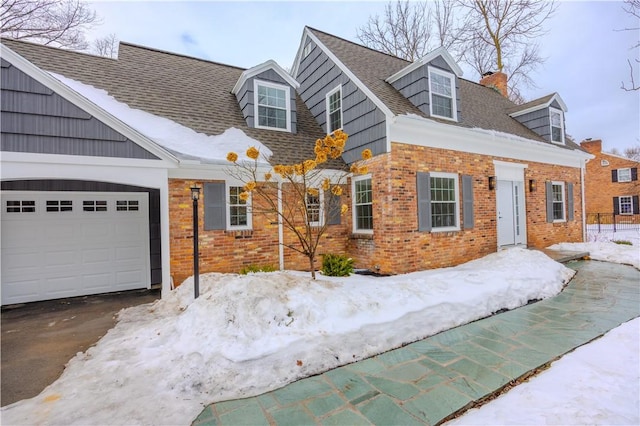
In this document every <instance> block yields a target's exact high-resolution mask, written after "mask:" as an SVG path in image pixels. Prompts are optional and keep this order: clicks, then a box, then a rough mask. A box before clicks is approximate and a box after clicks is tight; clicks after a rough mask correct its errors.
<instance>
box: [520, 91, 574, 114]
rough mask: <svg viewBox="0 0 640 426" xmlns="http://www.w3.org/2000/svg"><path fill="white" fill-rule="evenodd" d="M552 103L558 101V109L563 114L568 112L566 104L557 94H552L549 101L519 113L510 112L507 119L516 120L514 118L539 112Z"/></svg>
mask: <svg viewBox="0 0 640 426" xmlns="http://www.w3.org/2000/svg"><path fill="white" fill-rule="evenodd" d="M553 101H558V104H560V108H561V109H562V111H563V112H565V113H566V112H568V111H569V109H568V108H567V104H565V103H564V101H563V100H562V98H561V97H560V95H559V94H557V93H554V95H553V96H552V97H551V99H549V100H548V101H547V102H545V103H542V104H540V105H535V106H532V107H529V108H526V109H523V110H521V111H516V112H512V113H511V114H509V117H512V118H516V117H519V116H521V115H524V114H528V113H530V112H534V111H539V110H541V109H545V108H549V107H550V106H551V104H552V103H553Z"/></svg>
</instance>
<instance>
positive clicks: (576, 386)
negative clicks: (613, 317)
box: [445, 318, 640, 426]
mask: <svg viewBox="0 0 640 426" xmlns="http://www.w3.org/2000/svg"><path fill="white" fill-rule="evenodd" d="M639 354H640V318H636V319H634V320H631V321H629V322H627V323H624V324H622V325H621V326H619V327H617V328H614V329H613V330H611V331H610V332H608V333H607V334H605V335H604V336H603V337H601V338H599V339H597V340H595V341H593V342H591V343H589V344H588V345H585V346H582V347H579V348H578V349H576V350H575V351H574V352H571V353H569V354H567V355H565V356H564V357H562V358H561V359H559V360H558V361H556V362H554V363H553V364H552V365H551V367H550V369H548V370H546V371H544V372H542V373H540V374H539V375H537V376H535V377H533V378H532V379H531V380H530V381H529V382H526V383H523V384H521V385H519V386H517V387H515V388H513V389H511V390H510V391H509V392H508V393H506V394H504V395H501V396H500V397H498V398H497V399H495V400H493V401H491V402H489V403H488V404H487V405H484V406H482V407H480V408H474V409H472V410H469V411H467V412H466V413H465V414H463V415H462V416H461V417H458V418H457V419H454V420H452V421H450V422H447V423H445V424H446V425H448V426H449V425H488V424H500V425H586V424H589V425H614V424H618V425H637V424H640V356H639Z"/></svg>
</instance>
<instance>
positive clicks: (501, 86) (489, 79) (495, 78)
mask: <svg viewBox="0 0 640 426" xmlns="http://www.w3.org/2000/svg"><path fill="white" fill-rule="evenodd" d="M480 84H482V85H483V86H485V87H491V88H492V89H496V90H497V91H498V92H499V93H500V94H501V95H502V96H504V97H505V98H506V97H507V75H506V74H505V73H503V72H500V71H498V72H491V71H489V72H485V73H484V74H482V78H481V79H480Z"/></svg>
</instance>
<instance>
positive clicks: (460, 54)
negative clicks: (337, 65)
mask: <svg viewBox="0 0 640 426" xmlns="http://www.w3.org/2000/svg"><path fill="white" fill-rule="evenodd" d="M634 1H640V0H634ZM555 10H556V4H555V3H554V2H553V1H541V0H472V1H469V0H433V1H426V2H424V3H411V2H409V1H406V0H405V1H402V0H397V2H396V3H389V4H388V5H387V6H386V7H385V15H384V17H382V18H381V17H379V16H375V17H371V18H369V22H368V23H367V25H365V26H364V27H362V28H360V29H359V30H358V38H359V39H360V41H361V42H362V43H364V44H365V45H366V46H369V47H371V48H374V49H377V50H381V51H383V52H385V53H389V54H392V55H396V56H399V57H401V58H403V59H406V60H409V61H415V60H416V59H418V58H420V57H422V56H424V55H425V54H426V53H428V52H429V51H431V50H433V49H434V48H436V47H439V46H444V47H445V48H447V50H449V51H450V53H451V54H452V55H454V57H456V58H457V59H458V60H459V61H464V62H466V63H468V64H469V65H470V66H472V67H473V68H474V69H475V70H476V71H477V72H478V75H482V74H484V73H485V72H487V71H504V72H505V73H506V74H507V75H508V78H509V88H510V91H511V93H510V97H512V98H513V100H514V101H518V100H521V99H522V97H521V96H520V90H521V88H522V87H524V86H533V85H534V82H533V81H532V80H531V78H530V75H531V72H532V71H533V70H534V69H535V68H536V67H537V66H538V65H540V64H541V63H543V62H544V58H542V57H541V56H540V53H539V49H538V45H537V44H536V42H535V40H536V39H537V38H538V37H540V36H541V35H543V34H544V33H545V29H544V23H545V22H546V21H547V20H548V19H549V18H550V17H551V16H552V14H553V13H554V12H555ZM512 94H513V96H512Z"/></svg>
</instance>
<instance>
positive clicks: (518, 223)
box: [496, 180, 527, 247]
mask: <svg viewBox="0 0 640 426" xmlns="http://www.w3.org/2000/svg"><path fill="white" fill-rule="evenodd" d="M496 200H497V214H498V247H504V246H511V245H518V244H526V243H527V230H526V220H525V219H526V214H525V206H524V182H520V181H510V180H498V186H497V188H496Z"/></svg>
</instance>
